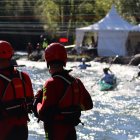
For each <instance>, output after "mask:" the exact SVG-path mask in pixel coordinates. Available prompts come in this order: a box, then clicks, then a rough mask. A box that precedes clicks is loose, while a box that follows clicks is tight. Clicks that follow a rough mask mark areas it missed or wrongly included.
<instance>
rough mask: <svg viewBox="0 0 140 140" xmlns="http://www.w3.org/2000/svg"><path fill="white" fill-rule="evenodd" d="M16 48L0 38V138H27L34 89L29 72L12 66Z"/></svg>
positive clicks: (19, 139) (20, 139)
mask: <svg viewBox="0 0 140 140" xmlns="http://www.w3.org/2000/svg"><path fill="white" fill-rule="evenodd" d="M13 54H14V50H13V48H12V46H11V44H10V43H9V42H7V41H3V40H0V140H27V139H28V126H27V123H28V120H29V117H28V113H31V109H32V102H33V97H34V95H33V89H32V84H31V80H30V78H29V76H28V74H27V73H25V72H21V71H19V70H17V69H16V68H15V67H14V66H11V58H12V56H13Z"/></svg>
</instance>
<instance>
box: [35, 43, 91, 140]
mask: <svg viewBox="0 0 140 140" xmlns="http://www.w3.org/2000/svg"><path fill="white" fill-rule="evenodd" d="M45 60H46V63H47V67H48V69H49V72H50V74H51V78H49V79H48V80H47V81H46V82H45V84H44V86H43V88H42V89H40V90H39V91H38V92H37V94H36V96H35V100H34V103H33V106H34V107H35V109H34V113H35V116H36V117H38V119H39V120H42V121H43V122H44V130H45V134H46V139H49V140H76V139H77V136H76V129H75V126H76V125H78V124H79V123H80V116H81V111H85V110H90V109H92V108H93V103H92V99H91V96H90V94H89V92H88V91H87V90H86V88H85V86H84V85H83V83H82V82H81V80H80V79H78V78H76V77H74V76H72V75H71V74H70V71H71V70H66V69H64V67H65V66H66V62H67V52H66V50H65V48H64V46H63V45H62V44H60V43H51V44H50V45H49V46H48V47H47V48H46V49H45Z"/></svg>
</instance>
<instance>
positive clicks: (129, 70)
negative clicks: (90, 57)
mask: <svg viewBox="0 0 140 140" xmlns="http://www.w3.org/2000/svg"><path fill="white" fill-rule="evenodd" d="M17 63H18V64H19V65H20V64H25V65H26V66H25V67H21V68H19V69H21V70H23V71H26V72H27V73H28V74H29V75H30V77H31V80H32V83H33V90H34V94H36V92H37V90H38V89H39V88H41V87H42V85H43V84H44V83H45V80H46V79H47V78H48V77H50V75H49V73H48V71H47V68H46V64H45V62H32V61H27V60H17ZM89 63H90V64H91V67H88V68H87V69H86V70H80V69H78V67H77V66H78V65H79V62H68V64H67V67H66V68H67V69H71V68H73V71H72V72H71V74H73V75H75V76H77V77H79V78H80V79H81V80H82V81H83V83H84V85H85V87H86V88H87V90H88V91H89V93H90V95H91V96H92V100H93V105H94V107H93V109H92V110H89V111H86V112H82V116H81V120H82V122H84V126H82V125H78V126H77V127H76V129H77V136H78V140H140V80H139V79H135V80H133V81H131V79H132V78H133V76H136V74H137V72H138V68H137V67H135V66H126V65H118V64H113V65H112V66H111V70H112V72H113V73H114V74H115V75H116V76H117V84H118V85H117V87H116V88H115V89H114V90H113V91H100V90H99V87H98V84H97V81H99V80H100V78H101V77H102V76H103V72H102V69H103V68H104V67H108V66H109V65H108V64H106V63H98V62H94V61H91V62H89ZM30 119H31V121H30V122H29V140H45V138H44V135H45V134H44V131H43V125H42V122H40V123H37V120H36V118H35V117H34V116H33V114H32V115H30Z"/></svg>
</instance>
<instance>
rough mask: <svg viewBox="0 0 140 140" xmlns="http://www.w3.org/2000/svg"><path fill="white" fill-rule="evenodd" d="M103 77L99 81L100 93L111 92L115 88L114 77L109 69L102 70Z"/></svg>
mask: <svg viewBox="0 0 140 140" xmlns="http://www.w3.org/2000/svg"><path fill="white" fill-rule="evenodd" d="M103 72H104V76H103V77H102V78H101V80H100V81H99V83H98V84H99V86H100V90H101V91H105V90H111V89H113V88H114V87H115V86H116V76H115V75H114V74H113V73H112V72H111V70H110V69H109V68H104V69H103Z"/></svg>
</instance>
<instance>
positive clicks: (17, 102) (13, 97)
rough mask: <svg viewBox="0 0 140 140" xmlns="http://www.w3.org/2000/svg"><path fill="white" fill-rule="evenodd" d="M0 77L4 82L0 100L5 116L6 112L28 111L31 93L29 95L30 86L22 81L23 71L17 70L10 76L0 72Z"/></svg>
mask: <svg viewBox="0 0 140 140" xmlns="http://www.w3.org/2000/svg"><path fill="white" fill-rule="evenodd" d="M0 78H2V79H3V81H4V84H6V85H5V88H4V90H3V92H2V94H1V97H0V101H1V103H2V106H3V108H4V111H6V113H7V116H8V115H9V114H8V113H10V114H12V115H17V114H16V113H21V114H22V113H25V111H27V112H28V111H29V110H30V109H31V106H32V95H30V94H31V93H30V87H29V86H28V85H27V84H26V83H25V81H24V76H23V73H22V72H20V71H17V74H15V75H13V77H12V78H9V77H6V76H5V75H3V74H0ZM27 112H26V115H27Z"/></svg>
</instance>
